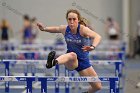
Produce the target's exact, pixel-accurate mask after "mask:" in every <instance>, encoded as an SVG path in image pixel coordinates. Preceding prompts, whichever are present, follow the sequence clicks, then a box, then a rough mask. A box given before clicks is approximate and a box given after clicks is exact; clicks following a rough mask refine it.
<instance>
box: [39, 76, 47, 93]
mask: <svg viewBox="0 0 140 93" xmlns="http://www.w3.org/2000/svg"><path fill="white" fill-rule="evenodd" d="M38 80H39V81H41V93H47V78H39V79H38Z"/></svg>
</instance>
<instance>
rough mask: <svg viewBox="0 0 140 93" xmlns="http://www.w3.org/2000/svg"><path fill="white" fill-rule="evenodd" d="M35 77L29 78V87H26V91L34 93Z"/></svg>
mask: <svg viewBox="0 0 140 93" xmlns="http://www.w3.org/2000/svg"><path fill="white" fill-rule="evenodd" d="M34 80H35V79H34V78H27V81H26V83H27V88H26V93H32V82H33V81H34Z"/></svg>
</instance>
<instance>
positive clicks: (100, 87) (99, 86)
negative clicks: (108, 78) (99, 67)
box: [91, 83, 102, 91]
mask: <svg viewBox="0 0 140 93" xmlns="http://www.w3.org/2000/svg"><path fill="white" fill-rule="evenodd" d="M91 87H92V88H93V89H95V90H96V91H98V90H101V89H102V85H101V83H96V84H95V85H94V86H91Z"/></svg>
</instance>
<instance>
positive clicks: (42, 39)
mask: <svg viewBox="0 0 140 93" xmlns="http://www.w3.org/2000/svg"><path fill="white" fill-rule="evenodd" d="M139 4H140V0H59V1H56V0H0V58H1V59H17V60H19V59H22V60H26V59H41V60H42V59H47V54H48V53H49V51H51V50H56V51H57V52H60V53H59V54H58V55H60V54H62V53H65V52H66V45H65V41H64V38H63V36H62V35H61V34H57V33H53V34H52V33H45V32H41V31H40V30H39V29H38V28H37V26H36V22H37V21H39V22H42V23H43V24H45V25H46V26H59V25H65V24H67V21H66V12H67V10H68V9H77V10H78V11H79V12H80V13H81V15H82V16H83V17H84V18H86V19H87V20H88V21H87V22H88V24H89V26H90V27H91V28H92V29H94V30H95V31H96V32H97V33H99V34H100V35H101V36H102V41H101V44H100V45H99V46H98V47H97V48H96V50H95V51H92V53H91V56H90V59H91V60H104V61H106V60H111V61H114V60H121V61H122V62H123V66H122V69H123V70H122V73H121V74H122V76H121V77H120V78H121V82H123V83H121V85H120V90H121V93H140V88H139V87H140V61H139V60H140V5H139ZM28 52H30V53H28ZM31 53H33V54H35V55H33V54H31ZM26 54H28V55H26ZM120 55H121V57H120ZM16 65H17V64H14V65H11V66H10V69H11V71H10V72H9V73H10V75H19V73H22V72H23V75H27V73H26V74H25V73H24V72H25V70H27V67H28V66H27V65H24V68H23V66H19V64H18V65H17V66H16ZM13 68H14V69H13ZM32 68H33V69H36V73H37V74H36V75H38V74H39V75H40V74H41V75H45V76H46V75H51V74H52V73H53V72H52V73H47V72H48V71H46V69H45V67H44V66H39V67H36V66H34V65H32V64H30V65H29V69H32ZM0 69H1V74H0V75H5V74H4V73H5V72H4V69H5V68H4V64H1V65H0ZM17 69H20V70H21V71H20V72H16V71H17ZM112 69H114V68H112V67H111V68H110V66H109V67H107V66H95V70H96V71H97V72H99V75H100V73H101V75H104V74H109V75H112V73H113V70H112ZM103 70H106V72H103ZM26 72H28V71H26ZM110 72H111V73H110ZM28 73H32V70H31V71H30V70H29V72H28ZM33 73H34V71H33ZM11 85H16V84H11ZM21 85H22V84H21ZM0 86H3V83H2V84H0ZM0 91H1V93H5V92H4V88H1V89H0ZM22 91H24V89H22ZM14 92H15V90H13V93H14ZM10 93H12V92H10ZM19 93H20V92H19ZM73 93H76V92H73ZM78 93H79V92H78ZM101 93H105V92H101ZM106 93H108V92H106Z"/></svg>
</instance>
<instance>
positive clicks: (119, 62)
mask: <svg viewBox="0 0 140 93" xmlns="http://www.w3.org/2000/svg"><path fill="white" fill-rule="evenodd" d="M1 62H2V63H4V64H5V76H9V65H10V62H15V63H18V64H28V63H35V64H36V63H38V64H44V65H45V64H46V60H1ZM91 63H92V64H97V65H100V64H101V65H102V64H105V65H108V64H114V65H115V76H116V77H118V78H119V82H118V84H120V77H121V76H122V64H123V62H122V60H94V61H91ZM55 76H59V66H58V65H56V67H55ZM65 76H69V71H68V70H67V69H65ZM72 76H74V73H73V72H72ZM8 84H9V82H5V86H6V85H8ZM55 87H56V88H55V90H56V91H57V92H59V83H57V82H56V83H55ZM68 87H69V83H66V88H65V89H66V90H65V91H68V90H69V88H68ZM117 91H119V89H118V90H117Z"/></svg>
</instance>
